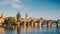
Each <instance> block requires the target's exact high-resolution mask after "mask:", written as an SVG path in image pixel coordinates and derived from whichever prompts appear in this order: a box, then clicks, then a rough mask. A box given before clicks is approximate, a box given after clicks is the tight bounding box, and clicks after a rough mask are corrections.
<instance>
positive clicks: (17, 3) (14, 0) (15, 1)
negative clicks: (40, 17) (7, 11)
mask: <svg viewBox="0 0 60 34" xmlns="http://www.w3.org/2000/svg"><path fill="white" fill-rule="evenodd" d="M23 1H30V0H0V5H7V4H10V5H11V7H12V8H15V9H21V8H22V6H23V5H22V4H23Z"/></svg>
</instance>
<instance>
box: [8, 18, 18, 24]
mask: <svg viewBox="0 0 60 34" xmlns="http://www.w3.org/2000/svg"><path fill="white" fill-rule="evenodd" d="M8 24H17V20H16V19H15V17H10V18H9V19H8Z"/></svg>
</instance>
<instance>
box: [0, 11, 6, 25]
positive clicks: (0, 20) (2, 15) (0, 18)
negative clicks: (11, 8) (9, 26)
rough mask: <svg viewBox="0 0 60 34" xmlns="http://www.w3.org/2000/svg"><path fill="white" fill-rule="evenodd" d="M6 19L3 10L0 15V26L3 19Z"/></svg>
mask: <svg viewBox="0 0 60 34" xmlns="http://www.w3.org/2000/svg"><path fill="white" fill-rule="evenodd" d="M5 19H6V15H5V13H4V12H3V13H2V14H1V17H0V26H1V25H2V23H4V20H5Z"/></svg>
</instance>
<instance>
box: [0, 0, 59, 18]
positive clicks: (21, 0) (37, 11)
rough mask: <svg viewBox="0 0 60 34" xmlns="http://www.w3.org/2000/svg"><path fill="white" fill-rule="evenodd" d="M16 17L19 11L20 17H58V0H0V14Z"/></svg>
mask: <svg viewBox="0 0 60 34" xmlns="http://www.w3.org/2000/svg"><path fill="white" fill-rule="evenodd" d="M2 12H5V14H6V16H7V17H9V16H13V17H16V15H17V13H18V12H20V14H21V16H22V17H25V15H26V13H27V14H28V17H32V18H44V19H60V0H0V15H1V14H2Z"/></svg>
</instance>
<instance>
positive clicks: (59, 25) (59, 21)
mask: <svg viewBox="0 0 60 34" xmlns="http://www.w3.org/2000/svg"><path fill="white" fill-rule="evenodd" d="M57 25H58V28H60V20H58V24H57Z"/></svg>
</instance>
